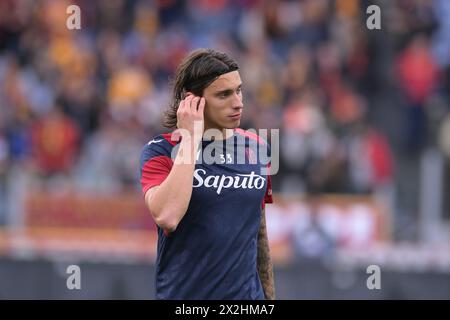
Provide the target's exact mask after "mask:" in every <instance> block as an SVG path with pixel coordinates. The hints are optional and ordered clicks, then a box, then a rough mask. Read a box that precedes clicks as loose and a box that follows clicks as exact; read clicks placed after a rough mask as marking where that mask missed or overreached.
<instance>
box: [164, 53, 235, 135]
mask: <svg viewBox="0 0 450 320" xmlns="http://www.w3.org/2000/svg"><path fill="white" fill-rule="evenodd" d="M238 69H239V67H238V64H237V63H236V61H234V60H233V59H232V58H230V57H229V56H228V55H227V54H226V53H223V52H219V51H215V50H213V49H197V50H194V51H192V52H191V53H190V54H189V55H188V56H187V57H186V58H185V59H184V60H183V61H182V62H181V64H180V66H179V67H178V69H177V71H176V75H175V79H174V80H173V82H172V86H173V91H172V101H171V103H170V106H169V109H168V110H167V111H166V112H165V113H164V121H163V125H164V126H165V127H166V128H171V129H173V128H176V126H177V110H178V106H179V104H180V102H181V100H183V99H184V98H185V95H186V92H188V91H189V92H192V93H193V94H194V95H196V96H200V97H201V96H203V91H204V89H205V88H206V87H208V86H209V85H210V84H211V83H212V82H213V81H214V80H216V79H217V78H218V77H220V76H221V75H222V74H225V73H228V72H231V71H235V70H238Z"/></svg>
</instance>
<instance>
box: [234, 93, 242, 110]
mask: <svg viewBox="0 0 450 320" xmlns="http://www.w3.org/2000/svg"><path fill="white" fill-rule="evenodd" d="M243 107H244V105H243V103H242V96H241V95H240V94H238V93H236V92H235V93H234V94H233V108H234V109H242V108H243Z"/></svg>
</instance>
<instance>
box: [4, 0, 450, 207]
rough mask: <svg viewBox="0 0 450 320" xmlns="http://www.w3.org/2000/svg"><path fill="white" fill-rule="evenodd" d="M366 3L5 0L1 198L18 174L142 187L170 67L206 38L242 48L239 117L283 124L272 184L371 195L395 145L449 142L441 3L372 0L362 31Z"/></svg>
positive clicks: (72, 186) (237, 54) (51, 181)
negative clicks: (71, 25) (375, 12)
mask: <svg viewBox="0 0 450 320" xmlns="http://www.w3.org/2000/svg"><path fill="white" fill-rule="evenodd" d="M373 3H374V1H364V0H335V1H331V0H301V1H288V0H284V1H271V0H235V1H231V0H186V1H180V0H154V1H147V0H130V1H125V0H99V1H88V0H71V1H66V0H55V1H52V0H42V1H32V0H1V1H0V181H1V182H0V198H2V197H3V200H5V199H6V193H7V190H8V186H10V185H11V181H13V180H14V179H15V174H17V172H20V173H24V172H25V173H26V174H27V175H28V176H30V177H31V180H29V181H30V184H32V185H31V186H30V189H31V190H32V188H33V187H38V188H41V189H44V190H47V189H48V190H54V189H55V190H62V189H66V190H77V191H78V192H92V193H93V192H100V193H114V192H123V191H126V190H130V189H133V188H134V189H136V190H138V189H139V184H138V175H139V155H140V151H141V148H142V146H143V145H144V144H145V143H146V142H147V141H148V140H150V139H151V138H152V137H153V136H154V135H156V134H159V133H161V132H167V129H165V128H163V127H162V125H161V123H162V121H161V117H162V113H163V111H164V110H165V109H166V108H167V107H168V105H169V99H170V93H171V87H170V80H171V77H172V76H173V74H174V72H175V69H176V67H177V65H178V63H179V62H180V60H181V59H182V58H183V57H184V56H185V55H186V54H187V53H188V52H189V51H191V50H193V49H196V48H199V47H211V48H215V49H217V50H221V51H225V52H227V53H229V54H230V55H231V56H232V57H234V58H235V59H236V60H237V61H238V63H239V65H240V70H241V77H242V78H243V81H244V85H243V93H244V118H243V121H242V123H241V127H242V128H244V129H248V128H255V129H259V128H267V129H272V128H273V129H280V157H281V159H280V171H279V174H278V175H277V176H275V177H273V179H272V180H273V185H274V191H275V192H284V193H288V192H290V193H298V192H307V193H315V194H317V193H373V192H377V191H378V190H380V189H383V188H384V187H386V186H389V185H392V184H393V183H394V181H395V180H396V178H397V177H396V173H397V169H398V168H399V167H400V166H401V165H402V162H401V161H402V157H399V156H398V155H399V154H401V155H407V156H408V157H416V156H418V155H419V154H420V152H422V151H423V150H424V148H426V147H428V146H433V145H436V146H437V147H438V148H441V149H442V150H443V152H446V154H447V155H448V156H450V141H449V139H450V134H445V133H442V132H449V129H448V128H449V126H450V120H449V119H450V118H449V108H450V107H449V105H450V104H449V92H450V90H449V83H450V81H449V70H450V67H449V66H450V1H447V0H435V1H431V0H429V1H427V0H406V1H403V0H397V1H389V2H388V3H387V1H386V2H383V3H381V1H379V3H378V4H379V5H380V8H381V18H382V20H381V27H382V28H381V30H368V28H367V27H366V19H367V18H368V14H366V8H367V6H369V5H370V4H373ZM70 4H77V5H78V6H79V7H80V8H81V30H69V29H68V28H67V27H66V19H67V17H68V16H69V14H67V13H66V8H67V7H68V6H69V5H70ZM445 128H447V129H445ZM441 129H442V130H441ZM445 130H447V131H445ZM0 203H3V204H4V203H5V201H0ZM0 211H2V208H0Z"/></svg>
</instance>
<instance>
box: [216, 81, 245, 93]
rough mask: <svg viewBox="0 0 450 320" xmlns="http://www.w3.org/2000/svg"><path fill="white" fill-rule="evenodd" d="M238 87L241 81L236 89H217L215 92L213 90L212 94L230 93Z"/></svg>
mask: <svg viewBox="0 0 450 320" xmlns="http://www.w3.org/2000/svg"><path fill="white" fill-rule="evenodd" d="M240 87H242V82H241V83H240V84H239V85H238V86H237V87H236V89H234V90H233V89H225V90H220V91H217V92H215V93H214V94H215V95H221V94H224V93H230V92H233V91H235V90H237V89H239V88H240Z"/></svg>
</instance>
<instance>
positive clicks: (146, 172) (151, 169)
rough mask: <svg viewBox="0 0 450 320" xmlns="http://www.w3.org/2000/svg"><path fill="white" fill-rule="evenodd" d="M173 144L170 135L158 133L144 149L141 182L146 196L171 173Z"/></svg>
mask: <svg viewBox="0 0 450 320" xmlns="http://www.w3.org/2000/svg"><path fill="white" fill-rule="evenodd" d="M173 145H174V144H173V142H172V141H170V135H158V136H156V137H155V138H154V139H152V140H151V141H149V142H148V143H147V144H146V145H145V146H144V148H143V149H142V152H141V159H140V168H141V169H140V182H141V187H142V193H143V195H144V196H145V193H146V192H147V191H148V190H149V189H150V188H152V187H154V186H157V185H160V184H161V183H162V182H163V181H164V180H165V179H166V178H167V176H168V175H169V173H170V170H171V169H172V166H173V160H172V158H171V151H172V148H173Z"/></svg>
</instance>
